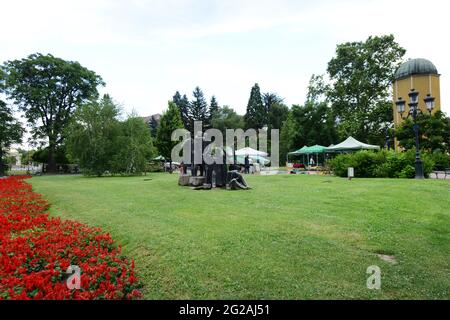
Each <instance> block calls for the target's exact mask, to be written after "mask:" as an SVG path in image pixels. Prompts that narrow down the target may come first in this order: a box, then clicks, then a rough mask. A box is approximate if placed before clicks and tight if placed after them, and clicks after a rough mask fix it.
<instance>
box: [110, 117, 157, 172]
mask: <svg viewBox="0 0 450 320" xmlns="http://www.w3.org/2000/svg"><path fill="white" fill-rule="evenodd" d="M115 153H116V154H115V155H114V156H113V159H112V164H111V171H112V172H113V173H120V174H126V175H131V174H141V173H142V172H144V171H145V168H146V165H147V163H148V161H149V160H150V159H151V158H152V157H153V156H154V155H155V150H154V147H153V142H152V137H151V135H150V132H149V131H148V129H147V126H146V125H145V122H144V121H143V119H142V118H141V117H139V116H138V115H137V114H136V113H132V114H131V115H130V116H129V117H128V119H126V120H125V121H124V122H121V123H120V136H119V138H118V140H117V144H116V152H115Z"/></svg>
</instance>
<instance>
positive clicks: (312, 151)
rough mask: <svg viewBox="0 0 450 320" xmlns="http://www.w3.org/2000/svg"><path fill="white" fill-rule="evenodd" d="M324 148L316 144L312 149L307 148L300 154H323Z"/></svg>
mask: <svg viewBox="0 0 450 320" xmlns="http://www.w3.org/2000/svg"><path fill="white" fill-rule="evenodd" d="M326 149H327V148H326V147H324V146H320V145H318V144H316V145H315V146H312V147H307V148H306V149H305V150H303V151H302V152H301V153H300V154H316V153H325V151H326Z"/></svg>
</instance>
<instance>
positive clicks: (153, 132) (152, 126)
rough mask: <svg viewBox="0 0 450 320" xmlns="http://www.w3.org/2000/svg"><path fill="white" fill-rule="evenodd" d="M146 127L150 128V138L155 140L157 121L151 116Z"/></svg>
mask: <svg viewBox="0 0 450 320" xmlns="http://www.w3.org/2000/svg"><path fill="white" fill-rule="evenodd" d="M148 127H149V128H150V135H151V136H152V138H156V133H157V132H158V121H157V120H156V119H155V117H154V116H151V117H150V120H148Z"/></svg>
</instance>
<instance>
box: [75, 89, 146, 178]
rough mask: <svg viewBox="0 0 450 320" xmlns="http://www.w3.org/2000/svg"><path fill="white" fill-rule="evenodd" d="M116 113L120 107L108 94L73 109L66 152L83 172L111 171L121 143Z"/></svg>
mask: <svg viewBox="0 0 450 320" xmlns="http://www.w3.org/2000/svg"><path fill="white" fill-rule="evenodd" d="M119 114H120V108H119V107H118V106H117V105H116V104H115V103H114V102H113V101H112V99H111V98H110V97H109V96H108V95H105V96H104V97H103V98H102V99H101V100H100V101H98V102H97V101H92V102H91V103H89V104H83V105H82V106H81V107H79V108H78V109H77V111H76V112H75V114H74V116H73V119H72V121H71V122H70V124H69V126H68V128H67V137H68V139H67V153H68V155H69V157H70V158H71V159H72V161H74V162H77V163H78V164H79V165H80V168H81V169H82V170H83V172H84V173H85V174H87V175H97V176H101V175H103V174H104V173H105V172H106V171H110V169H111V163H112V160H113V157H114V156H115V154H116V153H117V150H120V147H121V146H120V144H119V137H120V134H121V127H120V124H119V120H118V119H117V118H118V116H119ZM147 132H148V129H147Z"/></svg>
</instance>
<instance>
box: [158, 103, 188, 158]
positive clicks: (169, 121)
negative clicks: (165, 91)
mask: <svg viewBox="0 0 450 320" xmlns="http://www.w3.org/2000/svg"><path fill="white" fill-rule="evenodd" d="M182 128H184V126H183V121H182V120H181V115H180V110H179V109H178V107H177V105H176V104H175V103H173V102H172V101H169V106H168V108H167V110H166V111H165V112H164V113H163V115H162V116H161V121H160V123H159V127H158V132H157V134H156V141H155V145H156V147H157V148H158V152H159V154H160V155H162V156H163V157H164V158H166V159H170V158H171V153H172V149H173V147H175V146H176V145H177V143H178V142H176V141H172V132H173V131H174V130H176V129H182Z"/></svg>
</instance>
